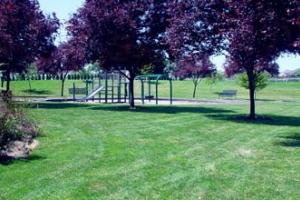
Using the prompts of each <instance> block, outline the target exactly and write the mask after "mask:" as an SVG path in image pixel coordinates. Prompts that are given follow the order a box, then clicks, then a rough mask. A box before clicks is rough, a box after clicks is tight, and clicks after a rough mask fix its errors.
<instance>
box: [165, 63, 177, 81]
mask: <svg viewBox="0 0 300 200" xmlns="http://www.w3.org/2000/svg"><path fill="white" fill-rule="evenodd" d="M164 65H165V69H164V73H165V74H168V76H169V78H173V77H174V76H175V72H176V70H177V65H176V63H175V62H172V61H171V60H170V59H166V60H165V61H164Z"/></svg>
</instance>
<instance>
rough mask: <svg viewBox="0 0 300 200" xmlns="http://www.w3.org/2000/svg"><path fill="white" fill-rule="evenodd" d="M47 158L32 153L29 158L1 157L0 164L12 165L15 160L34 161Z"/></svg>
mask: <svg viewBox="0 0 300 200" xmlns="http://www.w3.org/2000/svg"><path fill="white" fill-rule="evenodd" d="M44 159H46V158H45V157H43V156H38V155H31V156H29V157H28V158H22V159H14V158H11V157H0V165H4V166H5V165H6V166H7V165H11V164H13V163H15V162H25V163H27V162H33V161H39V160H44Z"/></svg>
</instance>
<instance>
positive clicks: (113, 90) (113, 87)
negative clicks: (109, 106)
mask: <svg viewBox="0 0 300 200" xmlns="http://www.w3.org/2000/svg"><path fill="white" fill-rule="evenodd" d="M114 93H115V74H114V73H112V77H111V103H114V98H115V94H114Z"/></svg>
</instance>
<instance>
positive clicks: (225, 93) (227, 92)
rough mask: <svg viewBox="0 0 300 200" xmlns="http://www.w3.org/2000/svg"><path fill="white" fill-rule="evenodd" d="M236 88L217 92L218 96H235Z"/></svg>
mask: <svg viewBox="0 0 300 200" xmlns="http://www.w3.org/2000/svg"><path fill="white" fill-rule="evenodd" d="M236 95H237V90H223V92H221V93H219V97H236Z"/></svg>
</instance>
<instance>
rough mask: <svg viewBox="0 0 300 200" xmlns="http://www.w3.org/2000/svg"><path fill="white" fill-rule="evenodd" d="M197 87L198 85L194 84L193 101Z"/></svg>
mask: <svg viewBox="0 0 300 200" xmlns="http://www.w3.org/2000/svg"><path fill="white" fill-rule="evenodd" d="M197 86H198V84H197V83H196V84H194V92H193V99H195V98H196V92H197Z"/></svg>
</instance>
